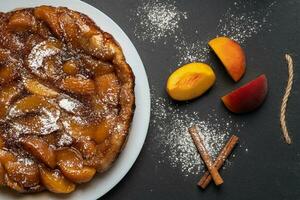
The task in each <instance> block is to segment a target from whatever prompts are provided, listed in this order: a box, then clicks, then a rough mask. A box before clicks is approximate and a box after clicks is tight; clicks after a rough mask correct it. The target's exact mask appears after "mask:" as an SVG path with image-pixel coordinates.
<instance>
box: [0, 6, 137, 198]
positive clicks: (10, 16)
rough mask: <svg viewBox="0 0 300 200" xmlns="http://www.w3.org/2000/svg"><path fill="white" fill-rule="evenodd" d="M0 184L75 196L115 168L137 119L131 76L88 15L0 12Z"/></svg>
mask: <svg viewBox="0 0 300 200" xmlns="http://www.w3.org/2000/svg"><path fill="white" fill-rule="evenodd" d="M0 88H1V89H0V185H2V186H4V187H6V186H7V187H9V188H11V189H13V190H16V191H18V192H39V191H42V190H45V189H46V190H49V191H51V192H54V193H70V192H72V191H74V190H75V188H76V185H78V184H81V183H85V182H88V181H90V180H91V179H92V178H93V177H94V176H95V174H96V172H99V173H102V172H104V171H106V170H107V169H109V168H110V166H111V165H112V163H113V162H114V160H115V159H117V157H118V154H119V153H120V152H121V150H122V147H123V146H124V144H125V142H126V138H127V135H128V132H129V128H130V125H131V121H132V118H133V113H134V107H135V99H134V75H133V73H132V70H131V68H130V66H129V65H128V64H127V63H126V61H125V58H124V55H123V52H122V49H121V47H120V46H119V44H118V43H117V42H116V41H115V40H114V38H113V37H112V36H111V35H110V34H108V33H106V32H104V31H102V30H101V29H100V28H99V27H97V25H96V24H95V23H94V22H93V21H92V20H91V19H90V18H89V17H87V16H86V15H84V14H82V13H79V12H76V11H73V10H70V9H68V8H65V7H51V6H40V7H35V8H26V9H20V10H15V11H12V12H8V13H0Z"/></svg>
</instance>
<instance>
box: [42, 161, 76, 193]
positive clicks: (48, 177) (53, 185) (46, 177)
mask: <svg viewBox="0 0 300 200" xmlns="http://www.w3.org/2000/svg"><path fill="white" fill-rule="evenodd" d="M40 174H41V175H40V179H41V181H42V183H43V185H44V186H45V187H46V188H47V189H48V190H49V191H51V192H54V193H63V194H66V193H71V192H73V191H74V190H75V187H76V186H75V184H74V183H72V182H71V181H69V180H68V179H66V178H65V177H64V176H63V175H62V174H60V172H59V171H49V170H48V169H46V168H45V167H41V166H40Z"/></svg>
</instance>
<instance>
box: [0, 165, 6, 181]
mask: <svg viewBox="0 0 300 200" xmlns="http://www.w3.org/2000/svg"><path fill="white" fill-rule="evenodd" d="M4 185H5V170H4V167H3V165H2V164H1V163H0V186H4Z"/></svg>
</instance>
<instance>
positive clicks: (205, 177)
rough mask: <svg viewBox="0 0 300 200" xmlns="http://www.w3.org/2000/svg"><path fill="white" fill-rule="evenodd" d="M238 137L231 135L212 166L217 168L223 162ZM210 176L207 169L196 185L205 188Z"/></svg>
mask: <svg viewBox="0 0 300 200" xmlns="http://www.w3.org/2000/svg"><path fill="white" fill-rule="evenodd" d="M238 140H239V138H238V137H237V136H235V135H232V136H231V137H230V139H229V140H228V142H227V143H226V145H225V146H224V147H223V149H222V151H221V152H220V153H219V155H218V157H217V159H216V160H215V162H214V166H215V167H216V169H217V170H219V169H220V168H221V167H222V166H223V164H224V161H225V160H226V158H227V157H228V156H229V155H230V153H231V152H232V150H233V148H234V147H235V145H236V144H237V142H238ZM211 179H212V177H211V175H210V173H209V171H206V172H205V173H204V175H203V176H202V178H201V179H200V181H199V182H198V186H199V187H201V188H202V189H205V188H206V187H207V186H208V184H209V183H210V181H211Z"/></svg>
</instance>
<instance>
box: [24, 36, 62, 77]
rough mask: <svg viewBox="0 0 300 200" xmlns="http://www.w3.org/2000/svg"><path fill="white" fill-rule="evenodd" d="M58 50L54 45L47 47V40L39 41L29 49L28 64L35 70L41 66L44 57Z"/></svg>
mask: <svg viewBox="0 0 300 200" xmlns="http://www.w3.org/2000/svg"><path fill="white" fill-rule="evenodd" d="M59 51H60V50H59V49H58V48H56V47H54V46H53V47H52V48H49V46H47V41H44V42H41V43H40V44H38V45H36V46H35V47H33V49H32V50H31V53H30V54H29V56H28V66H29V67H30V68H31V69H32V70H33V71H37V70H39V68H40V67H42V64H43V61H44V58H46V57H49V56H52V55H55V54H57V53H58V52H59Z"/></svg>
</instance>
